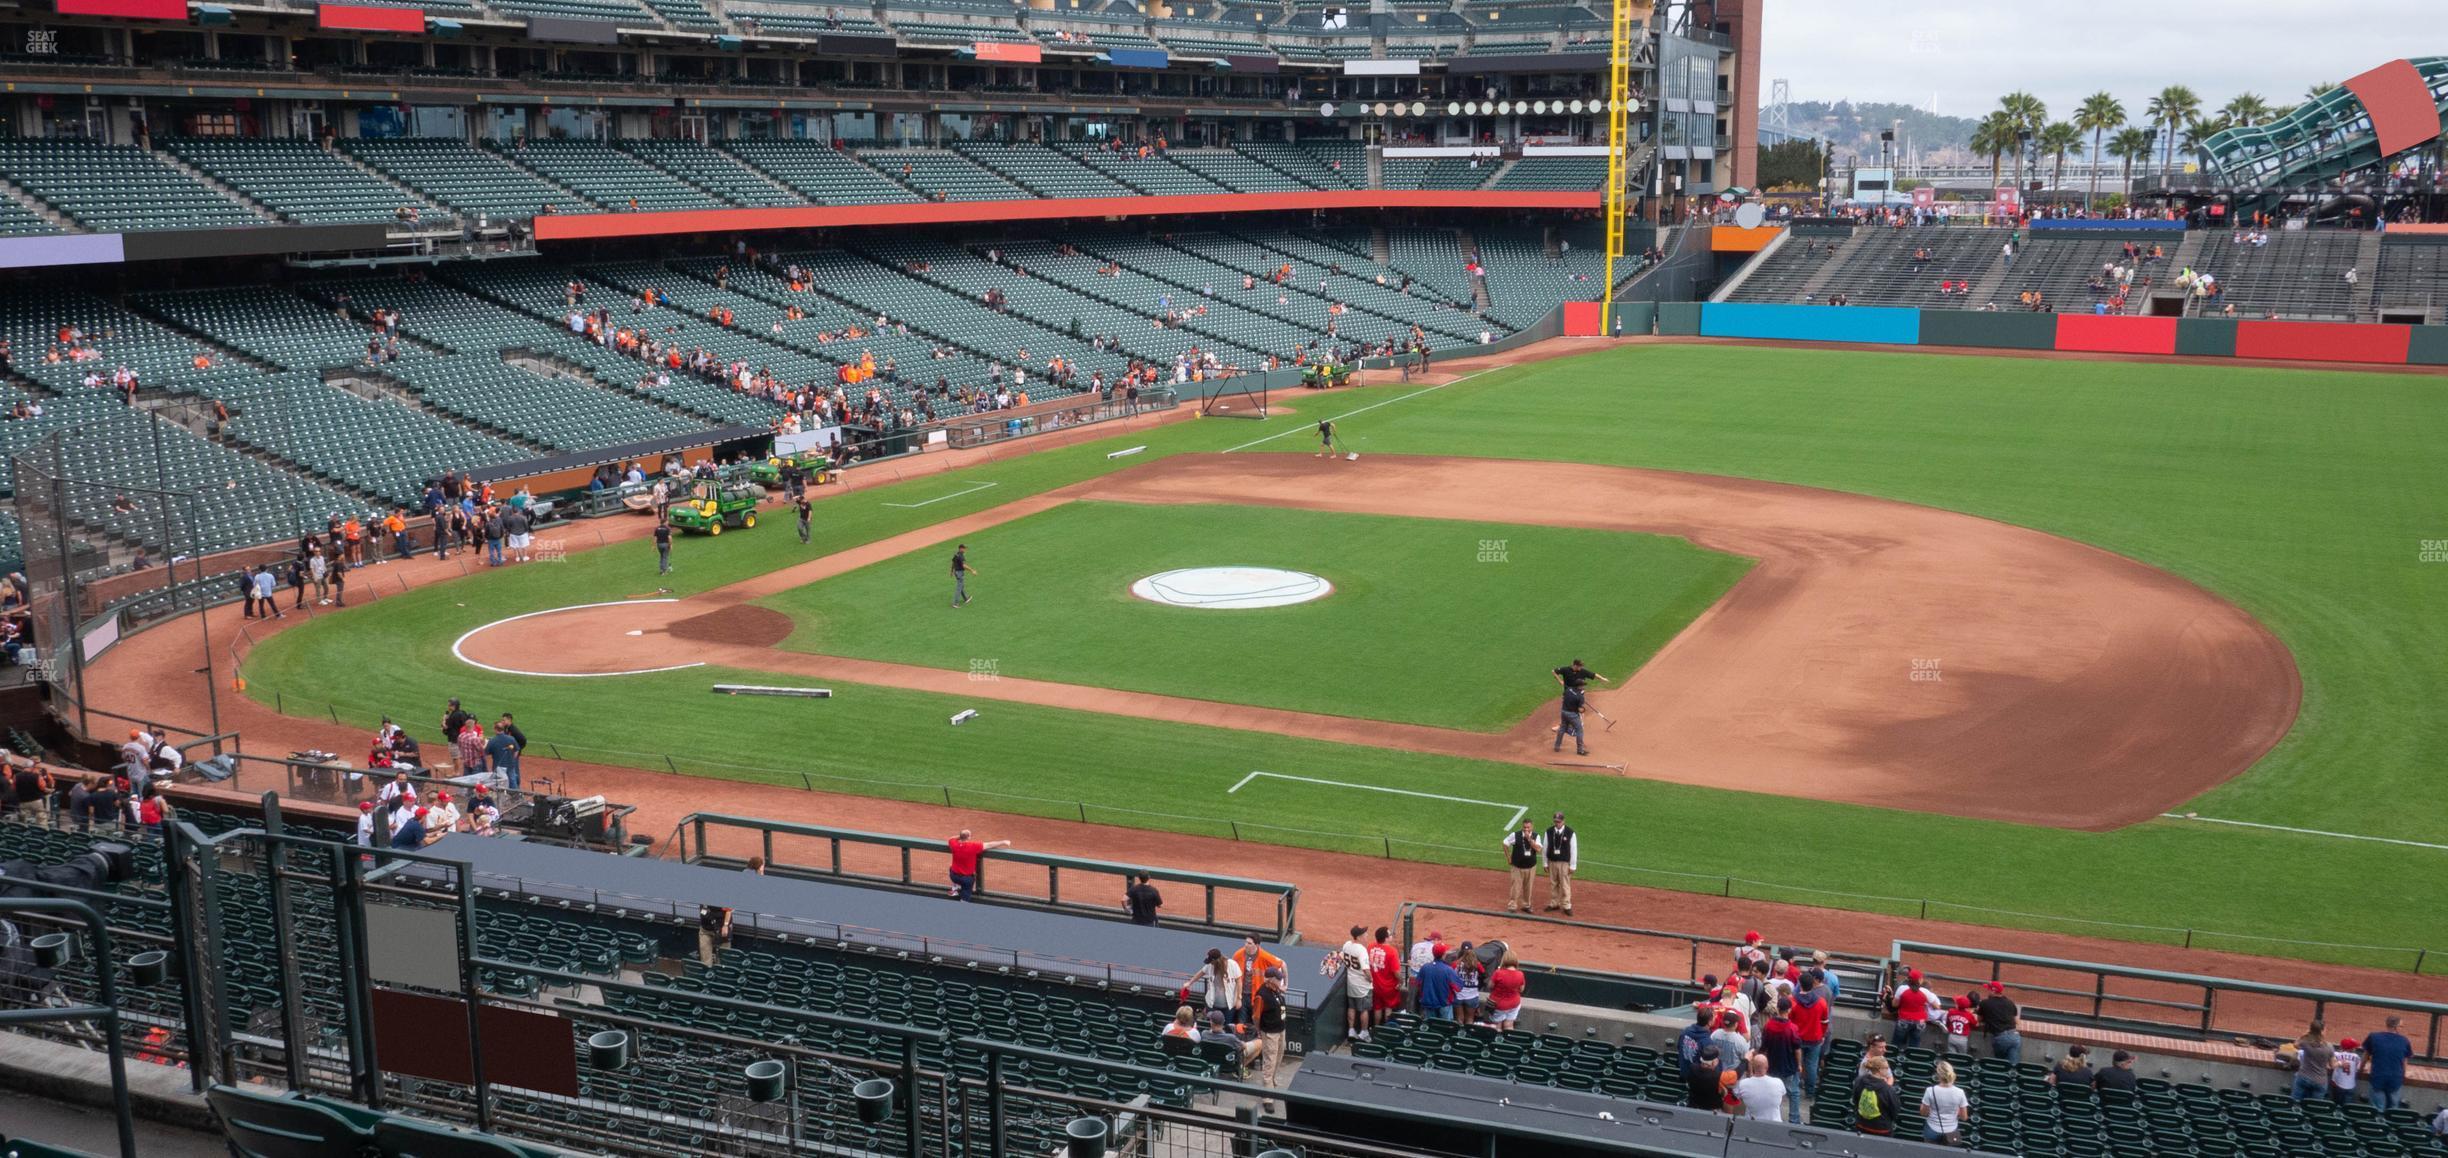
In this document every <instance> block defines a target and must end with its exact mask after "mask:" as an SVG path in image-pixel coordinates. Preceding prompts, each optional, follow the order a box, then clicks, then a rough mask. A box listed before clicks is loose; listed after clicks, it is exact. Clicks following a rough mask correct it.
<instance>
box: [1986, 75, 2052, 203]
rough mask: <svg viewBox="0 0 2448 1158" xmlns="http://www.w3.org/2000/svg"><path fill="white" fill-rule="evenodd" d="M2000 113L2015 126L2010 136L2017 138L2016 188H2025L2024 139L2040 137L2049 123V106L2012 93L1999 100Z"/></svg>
mask: <svg viewBox="0 0 2448 1158" xmlns="http://www.w3.org/2000/svg"><path fill="white" fill-rule="evenodd" d="M1998 111H1999V112H2001V113H2004V114H2006V119H2007V121H2008V123H2010V124H2012V125H2013V126H2014V128H2013V130H2012V132H2011V133H2010V134H2009V135H2011V136H2013V137H2014V138H2015V188H2017V189H2020V188H2022V187H2023V149H2022V144H2023V142H2022V138H2024V137H2027V136H2038V135H2039V133H2040V127H2041V126H2042V125H2045V124H2047V123H2048V105H2047V104H2046V103H2045V102H2043V101H2042V100H2041V99H2040V98H2039V97H2036V96H2033V95H2032V94H2030V93H2027V92H2010V93H2007V94H2006V95H2005V96H2002V97H1999V98H1998Z"/></svg>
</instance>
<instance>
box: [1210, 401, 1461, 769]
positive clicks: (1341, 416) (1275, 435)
mask: <svg viewBox="0 0 2448 1158" xmlns="http://www.w3.org/2000/svg"><path fill="white" fill-rule="evenodd" d="M1485 373H1487V371H1486V370H1473V371H1471V372H1470V373H1468V374H1464V375H1463V376H1461V377H1459V378H1456V379H1454V380H1453V381H1451V382H1439V383H1437V384H1436V385H1434V386H1429V387H1426V388H1424V389H1420V390H1414V391H1412V392H1410V393H1409V394H1405V395H1403V396H1402V397H1400V398H1388V399H1386V400H1385V401H1383V402H1371V403H1369V404H1368V405H1366V406H1363V407H1361V408H1360V409H1358V410H1346V411H1344V412H1343V413H1341V414H1337V415H1335V416H1334V417H1332V418H1327V419H1321V420H1320V421H1324V422H1341V421H1343V420H1344V419H1346V418H1349V417H1351V416H1352V415H1354V414H1366V413H1368V412H1369V411H1371V410H1375V409H1377V408H1378V407H1380V406H1392V405H1394V404H1395V403H1397V402H1408V401H1410V400H1411V399H1414V398H1417V397H1419V396H1420V395H1422V394H1433V393H1435V392H1437V391H1439V390H1442V389H1444V388H1446V387H1448V386H1459V385H1461V384H1463V383H1464V382H1468V381H1470V380H1471V379H1473V378H1476V377H1478V376H1480V375H1481V374H1485ZM1315 429H1316V427H1315V426H1308V425H1303V426H1295V427H1293V428H1291V429H1290V430H1278V431H1276V432H1275V433H1273V434H1270V435H1267V436H1266V437H1265V438H1259V439H1252V440H1251V441H1249V442H1244V443H1242V444H1241V445H1239V446H1235V447H1230V448H1228V449H1226V450H1225V451H1224V453H1225V454H1231V453H1233V452H1234V451H1237V450H1248V449H1249V448H1251V447H1253V446H1263V445H1265V444H1267V443H1270V442H1273V441H1275V440H1276V439H1278V438H1284V437H1288V436H1290V435H1294V434H1300V433H1302V432H1304V431H1309V430H1315ZM1473 803H1481V804H1484V803H1486V802H1485V801H1474V802H1473Z"/></svg>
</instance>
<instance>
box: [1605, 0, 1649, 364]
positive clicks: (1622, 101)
mask: <svg viewBox="0 0 2448 1158" xmlns="http://www.w3.org/2000/svg"><path fill="white" fill-rule="evenodd" d="M1639 2H1640V0H1615V19H1614V35H1613V41H1612V47H1611V48H1610V49H1609V50H1608V53H1607V188H1606V280H1605V284H1603V285H1602V286H1601V287H1600V288H1599V291H1598V295H1599V296H1598V302H1599V306H1598V332H1599V333H1601V334H1611V333H1614V332H1615V261H1616V259H1617V258H1620V257H1622V256H1623V251H1624V212H1625V210H1626V209H1627V208H1628V206H1626V205H1625V203H1624V202H1625V193H1626V186H1628V185H1629V184H1630V183H1631V181H1632V180H1633V179H1634V177H1635V174H1633V173H1631V172H1629V171H1627V166H1628V164H1629V162H1630V160H1631V151H1632V134H1631V126H1632V110H1633V104H1632V6H1633V5H1634V4H1636V3H1639Z"/></svg>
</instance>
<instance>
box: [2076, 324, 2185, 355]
mask: <svg viewBox="0 0 2448 1158" xmlns="http://www.w3.org/2000/svg"><path fill="white" fill-rule="evenodd" d="M2057 348H2058V349H2060V350H2077V351H2082V352H2085V353H2093V354H2173V353H2175V352H2176V319H2174V318H2135V317H2125V316H2121V315H2115V314H2110V315H2106V316H2102V315H2099V314H2059V315H2057Z"/></svg>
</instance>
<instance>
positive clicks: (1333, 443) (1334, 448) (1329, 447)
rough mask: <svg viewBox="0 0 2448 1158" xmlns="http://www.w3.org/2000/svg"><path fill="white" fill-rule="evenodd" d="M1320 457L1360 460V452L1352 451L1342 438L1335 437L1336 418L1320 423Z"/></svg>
mask: <svg viewBox="0 0 2448 1158" xmlns="http://www.w3.org/2000/svg"><path fill="white" fill-rule="evenodd" d="M1318 457H1319V458H1343V459H1348V460H1350V461H1352V462H1358V461H1360V456H1359V455H1358V454H1355V453H1352V451H1351V448H1350V447H1347V446H1344V445H1343V440H1342V439H1340V438H1337V437H1335V424H1334V419H1331V418H1328V419H1325V420H1323V421H1321V422H1319V423H1318Z"/></svg>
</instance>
